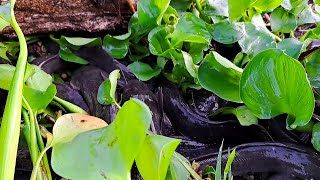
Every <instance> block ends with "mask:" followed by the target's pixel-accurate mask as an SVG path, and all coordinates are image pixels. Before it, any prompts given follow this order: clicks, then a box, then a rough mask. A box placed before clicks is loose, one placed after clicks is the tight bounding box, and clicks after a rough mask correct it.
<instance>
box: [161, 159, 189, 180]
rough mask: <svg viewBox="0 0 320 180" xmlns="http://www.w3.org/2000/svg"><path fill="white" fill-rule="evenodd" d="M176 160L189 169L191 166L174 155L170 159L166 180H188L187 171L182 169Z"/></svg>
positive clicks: (186, 160) (182, 166)
mask: <svg viewBox="0 0 320 180" xmlns="http://www.w3.org/2000/svg"><path fill="white" fill-rule="evenodd" d="M178 158H180V159H181V160H182V161H184V162H185V163H186V164H187V165H189V166H190V168H191V165H190V163H189V161H188V159H186V158H185V157H183V156H182V155H180V154H178V153H174V155H173V156H172V158H171V163H170V166H169V169H168V173H167V176H166V180H188V179H189V177H190V173H189V171H188V170H187V168H185V167H184V165H183V164H181V162H180V161H179V159H178ZM191 169H192V168H191Z"/></svg>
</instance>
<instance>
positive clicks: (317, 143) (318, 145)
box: [311, 122, 320, 151]
mask: <svg viewBox="0 0 320 180" xmlns="http://www.w3.org/2000/svg"><path fill="white" fill-rule="evenodd" d="M311 143H312V145H313V147H314V148H315V149H316V150H317V151H320V122H317V123H316V124H315V125H314V126H313V129H312V139H311Z"/></svg>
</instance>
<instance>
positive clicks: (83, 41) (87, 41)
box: [60, 36, 102, 46]
mask: <svg viewBox="0 0 320 180" xmlns="http://www.w3.org/2000/svg"><path fill="white" fill-rule="evenodd" d="M61 39H65V40H66V41H67V42H68V43H69V44H71V45H74V46H101V45H102V40H101V38H82V37H66V36H61V38H60V41H61Z"/></svg>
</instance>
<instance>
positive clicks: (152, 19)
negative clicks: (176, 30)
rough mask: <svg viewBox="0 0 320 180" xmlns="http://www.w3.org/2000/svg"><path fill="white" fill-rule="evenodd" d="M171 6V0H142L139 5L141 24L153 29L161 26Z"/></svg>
mask: <svg viewBox="0 0 320 180" xmlns="http://www.w3.org/2000/svg"><path fill="white" fill-rule="evenodd" d="M169 4H170V0H140V1H139V3H138V17H139V18H138V21H139V24H141V25H144V26H151V27H155V26H157V25H160V24H161V20H162V17H163V14H164V13H165V12H166V10H167V8H168V7H169Z"/></svg>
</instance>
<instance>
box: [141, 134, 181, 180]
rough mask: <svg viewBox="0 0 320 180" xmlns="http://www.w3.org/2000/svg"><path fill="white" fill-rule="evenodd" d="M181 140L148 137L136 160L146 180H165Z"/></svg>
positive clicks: (156, 136) (154, 136)
mask: <svg viewBox="0 0 320 180" xmlns="http://www.w3.org/2000/svg"><path fill="white" fill-rule="evenodd" d="M180 142H181V140H179V139H173V138H168V137H164V136H159V135H148V136H147V138H146V139H145V141H144V145H143V149H142V150H141V151H140V153H139V155H138V156H137V158H136V164H137V167H138V169H139V172H140V174H141V175H142V177H143V179H145V180H163V179H165V177H166V174H167V170H168V167H169V164H170V162H171V157H172V155H173V153H174V151H175V149H176V148H177V146H178V145H179V143H180Z"/></svg>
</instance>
